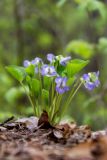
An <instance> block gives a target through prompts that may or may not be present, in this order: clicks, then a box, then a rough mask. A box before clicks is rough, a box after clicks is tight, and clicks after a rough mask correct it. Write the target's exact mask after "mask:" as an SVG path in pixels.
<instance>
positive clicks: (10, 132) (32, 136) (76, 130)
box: [0, 117, 107, 160]
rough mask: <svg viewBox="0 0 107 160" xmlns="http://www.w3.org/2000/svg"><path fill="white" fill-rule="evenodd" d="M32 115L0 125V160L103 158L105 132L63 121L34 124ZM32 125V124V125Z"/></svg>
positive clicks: (106, 144) (106, 150) (105, 156)
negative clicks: (46, 124)
mask: <svg viewBox="0 0 107 160" xmlns="http://www.w3.org/2000/svg"><path fill="white" fill-rule="evenodd" d="M36 123H37V119H36V118H34V117H33V118H31V119H30V118H23V119H20V120H18V121H13V122H12V121H11V119H9V120H7V121H5V122H3V123H2V124H0V160H107V132H106V131H97V132H92V131H91V129H90V128H89V127H88V126H77V125H76V124H75V123H71V124H67V123H63V124H60V125H57V126H55V127H51V126H49V127H47V128H46V126H45V127H44V126H43V125H41V126H37V124H36ZM34 124H35V125H34Z"/></svg>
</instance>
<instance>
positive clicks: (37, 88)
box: [30, 78, 40, 97]
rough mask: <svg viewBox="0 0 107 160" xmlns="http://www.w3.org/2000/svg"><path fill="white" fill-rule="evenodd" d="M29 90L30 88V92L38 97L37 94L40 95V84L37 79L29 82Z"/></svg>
mask: <svg viewBox="0 0 107 160" xmlns="http://www.w3.org/2000/svg"><path fill="white" fill-rule="evenodd" d="M30 88H31V92H32V93H33V94H34V95H35V96H36V97H38V95H39V93H40V82H39V80H37V79H34V78H33V79H31V82H30Z"/></svg>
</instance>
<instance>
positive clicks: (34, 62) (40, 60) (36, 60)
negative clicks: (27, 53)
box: [31, 57, 42, 65]
mask: <svg viewBox="0 0 107 160" xmlns="http://www.w3.org/2000/svg"><path fill="white" fill-rule="evenodd" d="M31 63H32V64H33V65H38V64H39V63H42V59H41V58H39V57H36V58H35V59H34V60H32V61H31Z"/></svg>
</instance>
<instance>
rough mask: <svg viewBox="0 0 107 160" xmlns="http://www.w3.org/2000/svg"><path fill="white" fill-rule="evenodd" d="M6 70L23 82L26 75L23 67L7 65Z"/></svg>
mask: <svg viewBox="0 0 107 160" xmlns="http://www.w3.org/2000/svg"><path fill="white" fill-rule="evenodd" d="M6 70H7V71H8V72H9V73H10V74H11V75H12V76H13V77H14V78H15V79H17V80H18V81H19V82H22V81H23V80H24V78H25V77H26V72H25V69H24V68H23V67H20V66H15V65H11V66H8V67H6Z"/></svg>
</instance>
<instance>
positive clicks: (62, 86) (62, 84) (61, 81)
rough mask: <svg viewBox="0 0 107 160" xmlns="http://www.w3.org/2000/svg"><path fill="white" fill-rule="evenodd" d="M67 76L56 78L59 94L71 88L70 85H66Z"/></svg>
mask: <svg viewBox="0 0 107 160" xmlns="http://www.w3.org/2000/svg"><path fill="white" fill-rule="evenodd" d="M66 82H67V77H57V78H56V79H55V83H56V91H57V92H58V93H59V94H63V93H64V92H66V91H68V90H69V87H68V86H67V85H66Z"/></svg>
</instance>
